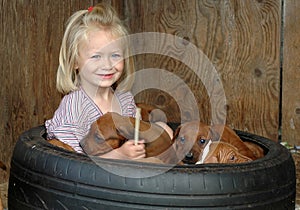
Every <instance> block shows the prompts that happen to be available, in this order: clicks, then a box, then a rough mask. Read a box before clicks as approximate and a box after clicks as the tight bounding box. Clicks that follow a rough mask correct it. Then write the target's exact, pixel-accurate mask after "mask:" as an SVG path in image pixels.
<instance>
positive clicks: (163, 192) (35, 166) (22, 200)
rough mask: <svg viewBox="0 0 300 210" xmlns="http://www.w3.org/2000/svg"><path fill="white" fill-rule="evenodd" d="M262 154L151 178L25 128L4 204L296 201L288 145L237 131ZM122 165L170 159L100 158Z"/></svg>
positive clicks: (257, 205)
mask: <svg viewBox="0 0 300 210" xmlns="http://www.w3.org/2000/svg"><path fill="white" fill-rule="evenodd" d="M237 133H238V135H239V136H240V137H241V138H242V139H243V140H246V141H252V142H256V143H258V144H259V145H261V146H262V147H263V148H265V150H266V152H267V154H266V155H265V157H264V158H261V159H259V160H256V161H253V162H249V163H243V164H232V165H230V164H205V165H197V166H176V167H173V168H171V169H170V170H168V171H167V172H165V173H162V174H159V175H156V176H153V177H148V178H128V177H123V176H118V175H115V174H113V173H110V172H108V171H106V170H104V169H103V168H102V167H99V166H97V165H96V164H95V163H94V162H93V161H92V160H91V159H90V158H89V157H88V156H85V155H83V154H77V153H72V152H68V151H65V150H63V149H60V148H58V147H55V146H52V145H50V144H49V143H47V142H46V141H45V139H44V138H43V135H45V128H44V126H39V127H36V128H32V129H30V130H29V131H26V132H24V133H23V134H22V135H21V136H20V138H19V140H18V141H17V143H16V145H15V148H14V153H13V157H12V161H11V171H10V180H9V190H8V207H9V210H26V209H30V210H33V209H54V210H60V209H65V210H66V209H70V210H75V209H84V210H87V209H97V210H98V209H214V210H215V209H222V210H223V209H263V210H266V209H272V210H274V209H279V210H283V209H293V210H294V209H295V194H296V177H295V176H296V175H295V164H294V161H293V159H292V156H291V154H290V152H289V151H288V150H287V149H286V148H285V147H283V146H281V145H280V144H278V143H275V142H273V141H271V140H268V139H266V138H263V137H260V136H257V135H253V134H249V133H245V132H241V131H237ZM103 164H107V165H108V166H110V165H113V166H117V167H118V168H119V169H120V170H134V171H136V172H137V173H148V172H149V171H150V170H151V171H153V170H162V169H164V167H169V166H165V165H161V164H150V163H148V164H145V163H144V164H142V165H141V163H134V162H131V161H122V160H108V159H107V160H103Z"/></svg>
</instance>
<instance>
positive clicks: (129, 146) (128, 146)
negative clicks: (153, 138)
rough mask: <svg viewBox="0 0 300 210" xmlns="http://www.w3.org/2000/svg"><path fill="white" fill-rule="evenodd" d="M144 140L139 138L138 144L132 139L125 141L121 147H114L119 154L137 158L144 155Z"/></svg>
mask: <svg viewBox="0 0 300 210" xmlns="http://www.w3.org/2000/svg"><path fill="white" fill-rule="evenodd" d="M144 142H145V141H144V140H139V141H138V144H137V145H135V144H134V140H128V141H126V142H125V143H124V144H123V145H122V146H121V147H119V148H117V149H115V151H116V152H118V153H119V154H120V155H121V156H126V158H128V159H139V158H144V157H146V150H145V144H144Z"/></svg>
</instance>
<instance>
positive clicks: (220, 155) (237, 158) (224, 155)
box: [203, 141, 252, 163]
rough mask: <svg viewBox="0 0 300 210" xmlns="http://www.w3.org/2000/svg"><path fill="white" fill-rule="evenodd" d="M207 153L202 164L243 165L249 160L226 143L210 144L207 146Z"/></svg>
mask: <svg viewBox="0 0 300 210" xmlns="http://www.w3.org/2000/svg"><path fill="white" fill-rule="evenodd" d="M209 147H210V148H209V151H210V152H209V153H208V155H207V156H206V158H205V159H204V161H203V163H245V162H250V161H252V159H251V158H249V157H247V156H245V155H242V154H241V153H240V152H239V150H238V149H237V148H236V147H235V146H233V145H231V144H229V143H227V142H222V141H220V142H212V143H211V145H209Z"/></svg>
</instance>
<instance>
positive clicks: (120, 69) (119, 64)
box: [115, 60, 125, 73]
mask: <svg viewBox="0 0 300 210" xmlns="http://www.w3.org/2000/svg"><path fill="white" fill-rule="evenodd" d="M124 65H125V64H124V60H122V61H120V62H118V63H117V64H116V65H115V69H116V70H117V71H118V72H120V73H122V72H123V69H124Z"/></svg>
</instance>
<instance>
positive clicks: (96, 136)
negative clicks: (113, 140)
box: [94, 133, 102, 144]
mask: <svg viewBox="0 0 300 210" xmlns="http://www.w3.org/2000/svg"><path fill="white" fill-rule="evenodd" d="M94 140H95V142H96V143H98V144H99V143H101V141H102V139H101V138H100V136H99V135H98V134H97V133H95V135H94Z"/></svg>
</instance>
